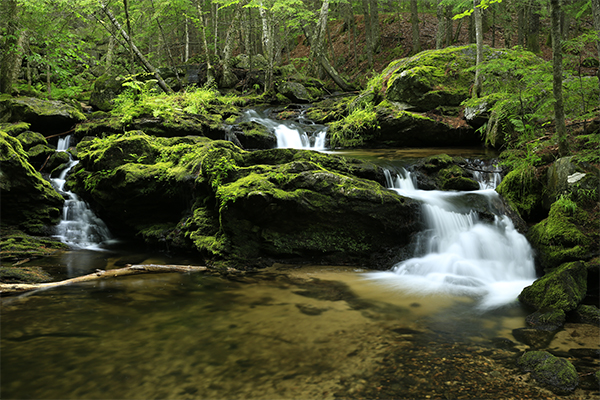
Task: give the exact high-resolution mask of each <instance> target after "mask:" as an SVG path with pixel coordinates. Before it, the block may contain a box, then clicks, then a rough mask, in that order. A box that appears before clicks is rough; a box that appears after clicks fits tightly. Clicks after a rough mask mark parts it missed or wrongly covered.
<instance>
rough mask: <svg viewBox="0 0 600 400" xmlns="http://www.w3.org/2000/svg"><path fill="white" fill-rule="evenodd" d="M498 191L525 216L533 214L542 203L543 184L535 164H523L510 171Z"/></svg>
mask: <svg viewBox="0 0 600 400" xmlns="http://www.w3.org/2000/svg"><path fill="white" fill-rule="evenodd" d="M496 191H497V192H498V193H500V195H502V197H504V199H505V200H507V201H508V202H509V204H510V205H511V207H512V208H513V209H514V210H515V211H517V212H518V213H519V214H520V215H521V217H523V218H527V217H529V216H531V215H532V214H533V213H535V212H536V209H538V208H540V207H541V204H542V186H541V183H540V180H539V179H538V178H537V177H536V168H535V167H533V166H523V167H521V168H519V169H515V170H513V171H511V172H509V173H508V174H507V175H506V176H505V177H504V179H503V180H502V182H501V183H500V185H498V187H497V188H496Z"/></svg>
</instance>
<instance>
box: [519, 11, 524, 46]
mask: <svg viewBox="0 0 600 400" xmlns="http://www.w3.org/2000/svg"><path fill="white" fill-rule="evenodd" d="M517 45H518V46H523V45H525V7H523V6H521V7H519V9H518V11H517Z"/></svg>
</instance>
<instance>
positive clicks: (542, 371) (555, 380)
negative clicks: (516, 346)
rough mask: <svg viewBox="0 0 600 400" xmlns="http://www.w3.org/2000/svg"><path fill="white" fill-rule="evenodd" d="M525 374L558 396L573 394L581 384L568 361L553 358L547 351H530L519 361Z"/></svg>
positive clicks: (575, 371)
mask: <svg viewBox="0 0 600 400" xmlns="http://www.w3.org/2000/svg"><path fill="white" fill-rule="evenodd" d="M517 365H518V366H519V368H520V369H521V370H522V371H523V372H531V376H532V377H533V378H534V379H535V380H536V381H538V382H539V383H541V384H542V385H544V386H547V387H548V388H549V389H550V390H552V391H553V392H555V393H557V394H568V393H571V392H573V390H575V388H576V387H577V385H578V384H579V375H578V374H577V370H576V369H575V367H574V366H573V364H571V363H570V362H569V361H568V360H567V359H565V358H559V357H556V356H553V355H552V354H550V353H548V352H547V351H529V352H527V353H525V354H523V356H521V358H519V359H518V360H517Z"/></svg>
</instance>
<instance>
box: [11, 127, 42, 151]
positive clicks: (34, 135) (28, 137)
mask: <svg viewBox="0 0 600 400" xmlns="http://www.w3.org/2000/svg"><path fill="white" fill-rule="evenodd" d="M17 140H18V141H19V142H21V144H22V145H23V149H25V150H28V149H30V148H31V147H33V146H36V145H44V146H48V141H47V140H46V138H45V137H44V136H43V135H42V134H41V133H38V132H32V131H25V132H23V133H21V134H20V135H19V136H17Z"/></svg>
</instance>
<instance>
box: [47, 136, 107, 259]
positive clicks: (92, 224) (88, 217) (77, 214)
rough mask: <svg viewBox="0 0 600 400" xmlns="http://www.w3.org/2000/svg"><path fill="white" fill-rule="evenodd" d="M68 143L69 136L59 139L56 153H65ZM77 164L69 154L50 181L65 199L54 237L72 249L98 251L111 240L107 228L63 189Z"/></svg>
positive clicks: (80, 202) (77, 199)
mask: <svg viewBox="0 0 600 400" xmlns="http://www.w3.org/2000/svg"><path fill="white" fill-rule="evenodd" d="M70 141H71V136H67V137H66V138H61V139H59V141H58V146H57V151H67V150H68V149H69V145H70ZM77 163H79V161H77V160H73V158H72V157H71V155H70V154H69V163H68V164H67V166H66V167H65V169H63V170H62V171H61V173H60V175H59V176H58V178H52V179H50V181H51V182H52V184H53V185H54V187H55V188H56V190H57V191H58V192H59V193H60V194H61V195H62V196H63V197H64V198H65V204H64V206H63V212H62V219H61V221H60V223H59V224H58V225H57V226H56V235H55V236H56V237H58V238H60V240H61V241H62V242H63V243H66V244H68V245H70V246H73V247H77V248H85V249H92V250H99V249H100V247H99V246H100V245H101V244H102V243H105V242H107V241H108V240H109V239H110V238H111V235H110V232H109V230H108V227H107V226H106V224H105V223H104V221H102V220H101V219H100V218H98V217H97V216H96V215H95V214H94V213H93V212H92V210H90V208H89V207H88V205H87V204H86V203H85V202H84V201H83V200H80V199H79V197H78V196H77V195H76V194H75V193H73V192H71V191H68V190H65V189H64V186H65V182H66V177H67V174H68V173H69V172H70V171H71V169H73V167H74V166H75V165H77Z"/></svg>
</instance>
